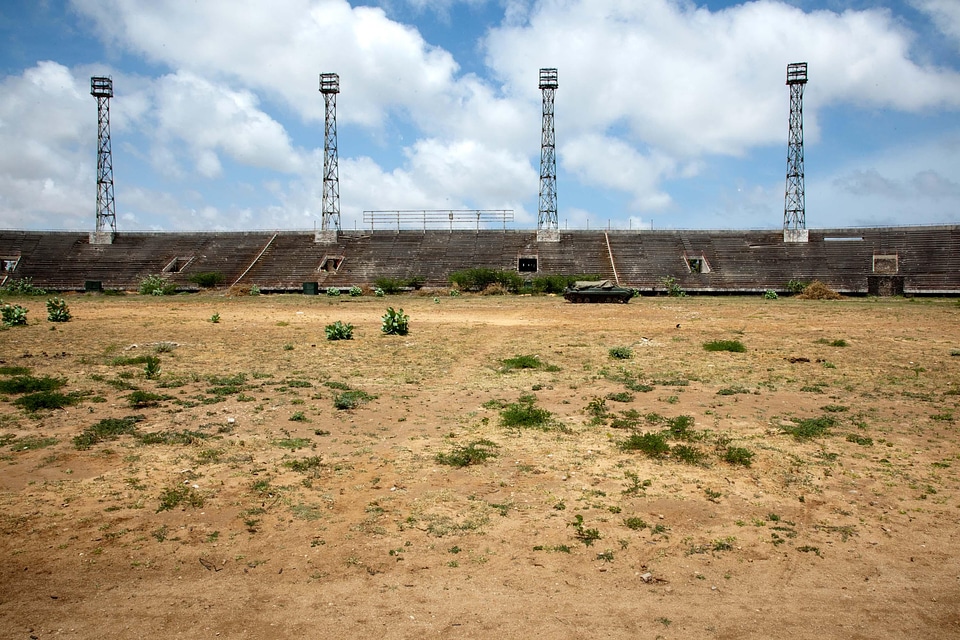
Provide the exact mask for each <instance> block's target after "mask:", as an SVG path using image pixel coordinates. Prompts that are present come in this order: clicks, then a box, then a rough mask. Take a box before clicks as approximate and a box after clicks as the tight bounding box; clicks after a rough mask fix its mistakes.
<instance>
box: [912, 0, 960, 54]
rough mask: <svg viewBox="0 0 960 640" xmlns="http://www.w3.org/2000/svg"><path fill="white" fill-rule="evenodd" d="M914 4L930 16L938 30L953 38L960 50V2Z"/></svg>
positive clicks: (936, 0)
mask: <svg viewBox="0 0 960 640" xmlns="http://www.w3.org/2000/svg"><path fill="white" fill-rule="evenodd" d="M912 4H913V5H914V6H915V7H916V8H917V9H919V10H920V11H923V12H924V13H926V14H928V15H929V16H930V17H931V18H932V19H933V22H934V24H935V25H936V26H937V28H938V29H939V30H940V31H941V32H942V33H943V34H945V35H947V36H949V37H950V38H953V40H954V45H955V46H956V47H957V48H958V49H960V2H957V0H913V2H912Z"/></svg>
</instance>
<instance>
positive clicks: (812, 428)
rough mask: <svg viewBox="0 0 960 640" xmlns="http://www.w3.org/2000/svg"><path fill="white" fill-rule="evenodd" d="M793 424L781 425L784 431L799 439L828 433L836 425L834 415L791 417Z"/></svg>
mask: <svg viewBox="0 0 960 640" xmlns="http://www.w3.org/2000/svg"><path fill="white" fill-rule="evenodd" d="M791 422H793V424H784V425H780V428H781V429H782V430H783V431H784V433H788V434H790V435H792V436H793V437H794V438H796V439H797V440H808V439H810V438H817V437H819V436H822V435H826V434H827V432H828V431H829V430H830V428H831V427H833V426H834V425H836V422H837V421H836V420H835V419H834V418H833V416H821V417H819V418H791Z"/></svg>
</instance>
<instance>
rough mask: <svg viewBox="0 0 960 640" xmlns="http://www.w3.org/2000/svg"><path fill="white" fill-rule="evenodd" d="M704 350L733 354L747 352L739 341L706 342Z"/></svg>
mask: <svg viewBox="0 0 960 640" xmlns="http://www.w3.org/2000/svg"><path fill="white" fill-rule="evenodd" d="M703 348H704V349H705V350H707V351H730V352H731V353H743V352H744V351H746V350H747V348H746V347H745V346H743V343H742V342H740V341H739V340H714V341H713V342H704V343H703Z"/></svg>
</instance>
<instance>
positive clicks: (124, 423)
mask: <svg viewBox="0 0 960 640" xmlns="http://www.w3.org/2000/svg"><path fill="white" fill-rule="evenodd" d="M143 420H144V416H140V415H137V416H127V417H125V418H104V419H103V420H101V421H100V422H98V423H97V424H95V425H93V426H90V427H87V428H86V429H84V430H83V432H82V433H81V434H80V435H78V436H75V437H74V438H73V446H74V447H75V448H77V449H79V450H81V451H83V450H86V449H89V448H90V447H92V446H93V445H95V444H97V443H98V442H107V441H108V440H116V439H117V438H119V437H120V436H122V435H137V426H136V425H137V423H138V422H141V421H143Z"/></svg>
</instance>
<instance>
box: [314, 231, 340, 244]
mask: <svg viewBox="0 0 960 640" xmlns="http://www.w3.org/2000/svg"><path fill="white" fill-rule="evenodd" d="M337 237H338V236H337V230H336V229H327V230H326V231H314V232H313V241H314V242H315V243H317V244H336V242H337Z"/></svg>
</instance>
